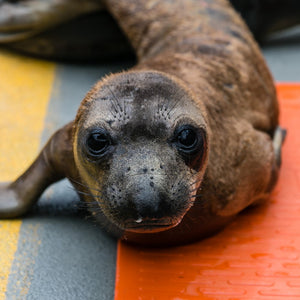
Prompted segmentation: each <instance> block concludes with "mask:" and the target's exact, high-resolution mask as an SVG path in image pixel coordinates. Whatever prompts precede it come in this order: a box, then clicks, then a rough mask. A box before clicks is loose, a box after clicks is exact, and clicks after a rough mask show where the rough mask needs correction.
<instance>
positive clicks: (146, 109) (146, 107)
mask: <svg viewBox="0 0 300 300" xmlns="http://www.w3.org/2000/svg"><path fill="white" fill-rule="evenodd" d="M207 156H208V140H207V128H206V122H205V118H204V116H203V111H202V108H201V107H199V104H197V102H195V100H194V96H193V95H191V94H190V93H189V92H188V90H187V89H186V88H185V87H184V85H183V84H182V83H180V82H179V81H178V80H175V79H173V78H171V77H170V76H168V75H165V74H163V73H159V72H141V71H139V72H126V73H120V74H117V75H113V76H110V77H107V78H105V79H104V80H102V81H101V82H99V83H98V84H97V85H96V86H95V87H94V88H93V89H92V90H91V91H90V92H89V93H88V95H87V96H86V98H85V100H84V101H83V103H82V105H81V108H80V110H79V112H78V114H77V118H76V121H75V127H74V157H75V163H76V166H77V168H78V170H79V174H80V177H81V180H82V181H83V182H84V184H85V185H86V186H88V187H89V190H90V191H89V192H90V193H91V194H93V195H94V198H95V200H96V201H97V202H98V205H99V207H100V210H101V213H103V214H104V215H105V216H106V217H107V218H108V219H109V220H110V221H112V222H113V223H114V224H115V225H117V226H118V227H119V228H120V229H122V230H126V231H132V232H157V231H162V230H166V229H169V228H171V227H174V226H176V225H177V224H178V223H179V222H180V221H181V220H182V218H183V216H184V215H185V213H186V212H187V211H188V210H189V209H190V208H191V206H192V205H193V203H194V200H195V198H196V193H197V189H198V188H199V185H200V183H201V180H202V177H203V174H204V171H205V168H206V163H207Z"/></svg>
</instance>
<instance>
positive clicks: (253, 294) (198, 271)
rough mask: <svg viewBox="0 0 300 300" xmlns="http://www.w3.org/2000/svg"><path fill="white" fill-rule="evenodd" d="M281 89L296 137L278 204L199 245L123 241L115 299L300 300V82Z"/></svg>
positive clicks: (286, 122) (286, 119) (246, 215)
mask: <svg viewBox="0 0 300 300" xmlns="http://www.w3.org/2000/svg"><path fill="white" fill-rule="evenodd" d="M277 88H278V95H279V99H280V106H281V122H280V123H281V125H282V126H283V127H285V128H287V129H288V135H287V138H286V143H285V145H284V149H283V164H282V171H281V175H280V180H279V182H278V185H277V187H276V189H275V191H274V193H273V195H272V197H271V199H270V202H269V203H268V204H267V205H264V206H260V207H257V208H252V209H248V210H246V211H245V212H243V213H241V214H240V215H239V216H238V217H237V219H236V220H235V221H234V222H233V223H232V224H231V225H229V226H228V227H227V228H226V229H225V230H224V231H222V232H220V233H219V234H217V235H215V236H213V237H211V238H208V239H206V240H202V241H200V242H198V243H195V244H191V245H187V246H182V247H176V248H169V249H146V248H137V247H131V246H128V245H126V244H124V243H121V242H119V244H118V258H117V275H116V288H115V300H127V299H128V300H136V299H138V300H170V299H172V300H183V299H222V300H224V299H232V300H233V299H249V300H250V299H251V300H253V299H270V300H271V299H272V300H273V299H285V300H286V299H300V132H299V131H300V84H278V85H277Z"/></svg>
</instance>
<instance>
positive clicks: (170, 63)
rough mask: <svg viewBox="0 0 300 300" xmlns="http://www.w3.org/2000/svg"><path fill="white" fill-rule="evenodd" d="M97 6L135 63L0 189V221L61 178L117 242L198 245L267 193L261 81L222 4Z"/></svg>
mask: <svg viewBox="0 0 300 300" xmlns="http://www.w3.org/2000/svg"><path fill="white" fill-rule="evenodd" d="M103 2H104V4H105V6H106V8H107V9H108V11H109V12H110V13H111V14H112V15H113V16H114V17H115V19H116V20H117V21H118V23H119V24H120V26H121V28H122V29H123V31H124V32H125V34H126V35H127V36H128V38H129V40H130V42H131V44H132V46H133V48H134V49H135V51H136V54H137V57H138V61H139V62H138V64H137V65H136V66H135V67H134V68H133V69H132V70H130V71H127V72H123V73H119V74H115V75H110V76H108V77H106V78H104V79H102V80H101V81H99V82H98V83H97V84H96V85H95V86H94V87H93V88H92V90H91V91H90V92H88V94H87V95H86V97H85V99H84V100H83V102H82V104H81V106H80V108H79V110H78V114H77V116H76V119H75V121H74V122H72V123H70V124H68V125H66V126H65V127H63V128H62V129H61V130H59V131H58V132H57V133H55V134H54V136H53V137H52V138H51V139H50V140H49V142H48V143H47V145H46V146H45V147H44V149H43V150H42V152H41V154H40V155H39V157H38V158H37V160H36V161H35V162H34V163H33V164H32V166H31V167H30V168H29V169H28V170H27V171H26V172H25V173H24V174H23V175H22V176H21V177H20V178H18V179H17V180H16V181H15V182H13V183H11V184H9V185H5V186H2V189H1V190H0V216H1V217H15V216H18V215H21V214H23V213H25V212H26V211H27V210H28V209H29V208H30V207H31V206H32V205H33V203H34V202H36V201H37V200H38V197H39V196H40V195H41V193H42V192H43V190H44V189H45V188H46V187H47V186H48V185H49V184H51V183H53V182H55V181H57V180H59V179H62V178H64V177H67V178H69V179H70V181H71V182H72V184H73V185H74V186H75V188H76V189H77V191H78V192H79V194H80V195H81V196H82V198H83V200H84V201H85V202H86V203H88V206H89V208H90V210H91V212H92V214H93V215H94V216H95V218H97V219H98V220H99V221H100V223H102V225H103V226H104V227H105V228H106V229H107V230H108V231H110V232H111V233H113V234H114V235H116V236H117V237H120V238H122V239H125V240H127V241H130V242H135V243H140V244H148V245H170V244H179V243H186V242H190V241H192V240H196V239H200V238H202V237H205V236H207V235H209V234H211V233H213V232H215V231H216V230H219V229H220V228H222V227H223V226H224V225H225V224H227V223H228V222H229V221H230V220H231V219H232V218H233V217H234V216H235V215H236V214H237V213H238V212H240V211H241V210H243V209H244V208H245V207H247V206H249V205H251V204H253V203H258V202H259V201H261V200H263V199H265V198H267V197H268V196H269V194H270V192H271V191H272V188H273V187H274V184H275V183H276V179H277V175H278V169H279V154H278V153H279V150H280V149H279V148H280V147H279V146H280V142H279V143H278V139H279V140H280V137H279V138H278V134H279V133H280V131H276V128H277V126H278V104H277V100H276V93H275V88H274V85H273V81H272V78H271V76H270V74H269V71H268V69H267V67H266V65H265V62H264V60H263V58H262V55H261V53H260V51H259V49H258V46H257V45H256V43H255V42H254V41H253V39H252V36H251V34H250V33H249V32H248V30H247V28H246V26H245V25H244V23H243V21H242V20H241V19H240V17H239V16H238V15H237V14H236V13H235V12H234V11H233V9H232V8H231V7H230V5H229V4H228V3H227V1H225V0H214V1H207V0H201V1H198V0H197V1H193V0H185V1H182V0H176V1H168V0H163V1H162V0H159V1H158V0H157V1H133V0H127V1H118V0H106V1H103ZM275 132H277V133H276V134H275ZM278 132H279V133H278ZM274 135H275V136H276V138H275V140H276V141H277V142H276V143H275V142H273V141H272V138H273V137H274ZM274 145H275V147H274ZM278 145H279V146H278ZM29 183H30V184H29Z"/></svg>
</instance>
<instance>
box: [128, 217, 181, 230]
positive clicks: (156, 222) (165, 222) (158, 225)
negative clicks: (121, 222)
mask: <svg viewBox="0 0 300 300" xmlns="http://www.w3.org/2000/svg"><path fill="white" fill-rule="evenodd" d="M180 221H181V219H180V220H179V221H178V220H176V221H175V220H171V219H170V218H166V219H143V218H141V217H140V218H138V219H136V220H130V221H127V222H126V224H125V230H126V231H130V232H136V233H155V232H160V231H165V230H168V229H171V228H173V227H175V226H176V225H177V224H178V223H180Z"/></svg>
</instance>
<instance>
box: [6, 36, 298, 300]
mask: <svg viewBox="0 0 300 300" xmlns="http://www.w3.org/2000/svg"><path fill="white" fill-rule="evenodd" d="M263 52H264V55H265V57H266V60H267V62H268V64H269V66H270V68H271V71H272V73H273V75H274V78H275V80H277V81H294V82H295V81H298V82H299V81H300V30H299V34H298V33H295V32H294V33H293V35H292V36H290V37H288V38H284V39H273V40H272V41H270V42H269V43H268V44H267V45H265V46H264V48H263ZM129 65H130V63H117V64H107V65H104V64H103V65H97V66H86V65H68V64H58V65H57V67H56V71H55V79H54V82H53V86H52V91H51V95H50V100H49V104H48V109H47V114H46V118H45V122H44V129H43V131H42V137H41V142H40V145H41V146H42V145H43V144H44V143H45V142H46V140H47V139H48V138H49V136H50V135H51V133H53V131H54V130H55V129H56V128H59V127H60V126H61V125H63V124H65V123H66V122H68V121H70V120H72V118H74V115H75V113H76V109H77V108H78V105H79V103H80V101H81V99H82V98H83V96H84V94H85V92H86V91H87V90H88V89H89V88H90V87H91V85H92V84H93V83H94V82H95V81H96V80H97V79H99V78H101V77H102V76H103V75H104V74H107V73H109V72H114V71H117V70H121V69H123V68H126V67H128V66H129ZM0 76H3V75H0ZM18 239H19V241H18V247H17V251H16V253H15V255H14V259H13V262H12V266H11V271H10V273H9V277H8V283H7V286H6V289H5V290H6V294H5V295H6V296H5V297H4V298H5V299H8V300H11V299H30V300H32V299H39V300H40V299H42V300H48V299H49V300H50V299H51V300H52V299H56V300H66V299H72V300H76V299H91V300H92V299H100V300H106V299H108V300H111V299H113V297H114V280H115V262H116V245H117V243H116V241H115V240H114V239H112V238H111V237H109V236H107V235H106V234H105V233H104V232H102V231H101V229H100V228H99V227H98V226H97V224H95V223H94V222H93V221H92V219H90V218H89V217H88V216H86V215H84V213H82V212H79V211H78V199H77V196H76V194H75V192H74V191H73V190H72V188H71V186H70V184H69V183H67V182H66V181H62V182H60V183H58V184H56V185H54V186H52V187H50V188H49V189H48V190H47V191H46V192H45V193H44V195H43V196H42V199H41V200H40V202H39V204H38V205H37V207H36V208H35V209H34V210H33V212H32V213H31V214H30V215H28V216H26V218H24V219H23V221H22V224H21V228H20V232H19V237H18ZM4 242H5V241H0V243H4ZM0 279H1V278H0ZM4 298H3V299H4Z"/></svg>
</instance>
